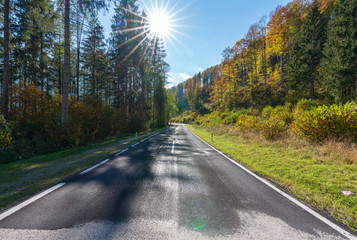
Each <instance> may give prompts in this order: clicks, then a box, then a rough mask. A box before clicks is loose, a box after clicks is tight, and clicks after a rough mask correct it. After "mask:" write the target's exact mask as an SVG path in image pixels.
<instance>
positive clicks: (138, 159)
mask: <svg viewBox="0 0 357 240" xmlns="http://www.w3.org/2000/svg"><path fill="white" fill-rule="evenodd" d="M89 170H90V171H85V172H82V173H81V174H77V175H75V176H72V177H70V178H68V179H64V180H63V181H62V182H61V184H60V185H57V186H56V187H55V188H52V189H50V190H48V191H47V192H43V193H42V195H37V196H35V197H34V198H32V199H29V200H28V201H27V202H25V203H24V204H22V205H20V206H18V208H15V209H10V210H8V211H7V212H3V213H2V214H0V219H2V220H0V239H46V240H47V239H195V240H196V239H299V240H301V239H324V240H326V239H348V237H349V238H350V239H355V237H353V236H352V235H348V234H350V233H348V232H347V231H346V232H343V230H342V233H341V231H338V230H339V227H338V226H337V230H336V228H334V227H333V226H336V225H334V224H336V223H332V225H333V226H332V227H331V226H330V225H328V224H326V223H325V222H323V221H321V220H320V219H318V218H317V217H316V216H314V215H312V214H311V213H309V212H307V211H306V210H305V209H303V208H302V207H301V206H298V205H297V204H296V203H294V202H292V201H291V200H289V199H288V198H287V197H286V196H283V195H282V194H280V193H279V192H277V191H276V190H274V189H273V188H271V187H270V186H268V185H266V184H265V183H263V182H262V181H261V180H259V179H257V178H256V177H254V176H252V174H250V173H249V172H247V171H245V170H244V169H242V168H240V167H239V166H237V165H236V164H234V163H233V162H231V161H229V160H227V159H226V158H225V157H224V156H222V154H220V153H219V152H217V151H215V150H214V149H213V148H211V147H209V146H208V145H207V144H205V143H204V142H202V141H201V140H200V139H198V138H197V137H196V136H194V135H193V134H192V133H191V132H190V131H189V130H188V129H187V128H186V127H185V126H184V125H176V126H174V127H172V128H170V129H167V130H165V131H163V132H161V133H160V134H158V135H156V136H154V137H152V138H150V139H147V140H146V141H143V142H140V143H139V144H135V145H134V146H132V147H130V148H128V149H127V150H126V151H122V152H120V153H118V154H117V156H113V158H111V159H106V160H105V161H104V162H103V163H101V164H99V165H97V166H95V168H90V169H89ZM15 210H16V211H15ZM337 225H339V224H338V223H337ZM342 228H343V227H342ZM340 230H341V229H340ZM343 234H345V235H343Z"/></svg>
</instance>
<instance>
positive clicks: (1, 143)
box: [0, 115, 12, 149]
mask: <svg viewBox="0 0 357 240" xmlns="http://www.w3.org/2000/svg"><path fill="white" fill-rule="evenodd" d="M11 141H12V137H11V130H10V128H9V126H8V124H7V122H6V121H5V119H4V117H3V116H2V115H0V149H2V148H6V147H9V146H10V145H11Z"/></svg>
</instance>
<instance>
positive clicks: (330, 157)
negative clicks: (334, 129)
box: [317, 140, 357, 164]
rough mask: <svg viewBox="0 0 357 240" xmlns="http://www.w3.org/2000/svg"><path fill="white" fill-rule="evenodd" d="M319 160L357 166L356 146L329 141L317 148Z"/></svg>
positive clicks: (354, 144) (344, 142) (343, 142)
mask: <svg viewBox="0 0 357 240" xmlns="http://www.w3.org/2000/svg"><path fill="white" fill-rule="evenodd" d="M317 148H318V151H319V155H320V158H321V160H325V161H333V162H341V163H347V164H353V163H354V164H357V144H356V143H351V142H346V141H336V140H329V141H326V142H324V143H322V144H320V145H318V146H317Z"/></svg>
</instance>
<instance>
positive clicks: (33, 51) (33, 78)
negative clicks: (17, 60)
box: [31, 35, 38, 86]
mask: <svg viewBox="0 0 357 240" xmlns="http://www.w3.org/2000/svg"><path fill="white" fill-rule="evenodd" d="M35 44H36V43H35V36H34V35H31V55H32V59H31V82H32V84H35V86H38V85H37V80H36V47H35Z"/></svg>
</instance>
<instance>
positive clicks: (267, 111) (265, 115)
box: [262, 105, 274, 119]
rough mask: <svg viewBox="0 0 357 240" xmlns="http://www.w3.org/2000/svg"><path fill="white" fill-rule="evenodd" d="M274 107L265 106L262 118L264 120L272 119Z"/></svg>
mask: <svg viewBox="0 0 357 240" xmlns="http://www.w3.org/2000/svg"><path fill="white" fill-rule="evenodd" d="M273 109H274V108H273V107H272V106H269V105H267V106H265V107H264V108H263V110H262V117H263V118H266V119H269V118H270V115H271V112H272V111H273Z"/></svg>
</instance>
